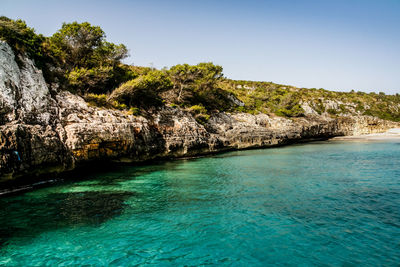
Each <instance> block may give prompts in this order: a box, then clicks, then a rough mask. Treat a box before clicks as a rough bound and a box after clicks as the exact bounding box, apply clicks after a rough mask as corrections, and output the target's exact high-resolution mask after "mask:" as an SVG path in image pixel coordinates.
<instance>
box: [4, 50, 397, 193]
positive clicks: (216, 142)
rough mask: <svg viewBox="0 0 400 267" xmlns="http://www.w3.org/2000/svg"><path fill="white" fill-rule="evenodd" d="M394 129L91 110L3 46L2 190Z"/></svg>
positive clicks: (311, 118) (361, 121)
mask: <svg viewBox="0 0 400 267" xmlns="http://www.w3.org/2000/svg"><path fill="white" fill-rule="evenodd" d="M17 61H18V62H19V64H17ZM396 127H399V123H395V122H391V121H385V120H381V119H378V118H375V117H370V116H342V117H330V116H328V115H326V114H325V115H322V116H316V115H311V114H310V115H308V116H306V117H302V118H295V119H286V118H282V117H277V116H269V115H266V114H257V115H252V114H247V113H232V114H230V113H222V112H221V113H215V114H213V115H212V116H211V117H210V119H209V120H208V122H207V123H205V124H204V125H203V124H200V123H198V122H197V121H196V120H195V119H194V117H193V116H192V115H191V114H190V113H189V112H187V111H185V110H182V109H179V108H173V107H163V108H159V109H154V110H150V111H148V112H147V113H146V114H143V115H142V116H134V115H130V114H129V113H128V112H126V111H119V110H110V109H103V108H98V107H92V106H89V105H88V103H86V102H85V101H84V100H83V99H82V98H81V97H79V96H77V95H74V94H71V93H69V92H66V91H59V90H55V89H51V88H49V87H48V86H47V85H46V83H45V81H44V78H43V76H42V73H41V71H40V70H38V69H37V68H36V67H35V66H34V64H33V62H32V61H31V60H30V59H28V58H26V57H19V59H18V60H16V59H15V55H14V53H13V51H12V50H11V48H10V47H9V46H8V45H7V44H6V43H4V42H0V152H1V154H0V181H2V182H3V184H4V185H7V186H8V185H9V184H10V181H24V182H26V183H28V184H29V181H30V180H31V179H32V180H34V179H35V177H41V176H46V177H51V176H52V175H53V174H56V173H63V172H67V171H71V170H73V169H75V168H77V167H79V166H85V165H87V164H89V163H92V162H98V161H117V162H141V161H147V160H152V159H159V158H177V157H191V156H196V155H205V154H209V153H216V152H221V151H227V150H234V149H248V148H262V147H271V146H278V145H285V144H289V143H295V142H300V141H305V140H310V139H315V138H317V139H318V138H330V137H335V136H349V135H359V134H370V133H381V132H385V131H386V130H388V129H390V128H396ZM5 181H6V183H4V182H5ZM7 181H8V182H7Z"/></svg>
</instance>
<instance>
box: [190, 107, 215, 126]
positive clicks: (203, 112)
mask: <svg viewBox="0 0 400 267" xmlns="http://www.w3.org/2000/svg"><path fill="white" fill-rule="evenodd" d="M189 111H190V112H191V113H192V114H193V115H194V118H195V119H196V121H197V122H199V123H201V124H205V123H207V121H208V120H209V119H210V115H209V114H207V109H206V108H205V107H204V106H203V105H201V104H200V105H194V106H191V107H190V108H189Z"/></svg>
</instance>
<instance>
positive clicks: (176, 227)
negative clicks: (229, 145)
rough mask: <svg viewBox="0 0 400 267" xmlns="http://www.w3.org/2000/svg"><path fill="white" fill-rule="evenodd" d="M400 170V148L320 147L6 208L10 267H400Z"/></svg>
mask: <svg viewBox="0 0 400 267" xmlns="http://www.w3.org/2000/svg"><path fill="white" fill-rule="evenodd" d="M399 159H400V143H399V142H398V141H390V142H362V141H361V142H355V141H353V142H344V141H326V142H315V143H310V144H301V145H293V146H287V147H280V148H271V149H260V150H248V151H235V152H228V153H224V154H219V155H214V156H210V157H205V158H197V159H190V160H176V161H170V162H162V163H157V164H153V165H146V166H123V167H119V168H118V169H114V170H113V171H109V172H103V173H96V174H93V175H88V176H87V177H84V178H83V179H75V180H74V179H72V180H71V181H65V182H60V183H56V184H53V185H51V186H48V187H45V188H40V189H37V190H34V191H31V192H27V193H24V194H20V195H15V196H7V197H3V198H0V265H6V266H28V265H40V266H43V265H59V266H63V265H64V266H67V265H68V266H70V265H88V266H135V265H141V264H142V265H161V266H177V265H179V266H181V265H187V266H197V265H209V264H211V265H227V266H243V265H251V266H265V265H291V266H298V265H303V266H311V265H327V266H342V265H366V266H376V265H388V266H396V265H397V264H398V263H399V262H400V212H399V211H400V160H399ZM71 178H73V177H71Z"/></svg>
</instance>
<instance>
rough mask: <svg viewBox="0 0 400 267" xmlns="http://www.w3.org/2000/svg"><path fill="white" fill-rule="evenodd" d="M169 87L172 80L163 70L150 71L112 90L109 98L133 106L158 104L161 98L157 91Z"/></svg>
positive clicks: (160, 102)
mask: <svg viewBox="0 0 400 267" xmlns="http://www.w3.org/2000/svg"><path fill="white" fill-rule="evenodd" d="M171 87H172V82H171V80H170V79H169V77H168V76H167V75H166V74H165V73H164V72H162V71H151V72H149V73H147V74H146V75H144V76H140V77H138V78H136V79H133V80H130V81H128V82H126V83H124V84H122V85H121V86H120V87H119V88H117V89H116V90H114V91H113V92H112V94H111V96H110V99H113V100H117V101H119V102H121V103H124V104H126V105H128V106H134V107H149V106H159V105H161V104H162V100H161V99H160V97H159V96H158V93H159V92H161V91H163V90H168V89H170V88H171Z"/></svg>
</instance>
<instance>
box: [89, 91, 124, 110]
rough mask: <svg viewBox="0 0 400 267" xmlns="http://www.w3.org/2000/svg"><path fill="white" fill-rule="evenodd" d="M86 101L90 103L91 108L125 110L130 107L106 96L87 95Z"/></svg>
mask: <svg viewBox="0 0 400 267" xmlns="http://www.w3.org/2000/svg"><path fill="white" fill-rule="evenodd" d="M84 99H85V100H86V102H88V103H89V105H90V106H95V107H103V108H111V109H119V110H125V109H127V108H128V107H127V106H126V105H125V104H121V103H119V102H118V101H116V100H111V101H110V100H109V99H108V97H107V95H105V94H99V95H98V94H86V95H84Z"/></svg>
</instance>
